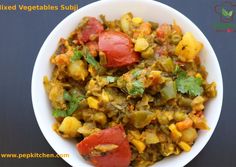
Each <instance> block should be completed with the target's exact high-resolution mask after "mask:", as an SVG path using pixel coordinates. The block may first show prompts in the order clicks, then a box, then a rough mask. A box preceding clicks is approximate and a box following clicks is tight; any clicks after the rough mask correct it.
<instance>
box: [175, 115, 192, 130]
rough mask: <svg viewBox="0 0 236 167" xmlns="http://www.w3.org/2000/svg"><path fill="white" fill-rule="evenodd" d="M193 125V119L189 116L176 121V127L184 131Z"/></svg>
mask: <svg viewBox="0 0 236 167" xmlns="http://www.w3.org/2000/svg"><path fill="white" fill-rule="evenodd" d="M192 125H193V121H192V120H191V119H189V118H187V119H185V120H183V121H181V122H178V123H176V127H177V128H178V130H180V131H183V130H185V129H188V128H190V127H191V126H192Z"/></svg>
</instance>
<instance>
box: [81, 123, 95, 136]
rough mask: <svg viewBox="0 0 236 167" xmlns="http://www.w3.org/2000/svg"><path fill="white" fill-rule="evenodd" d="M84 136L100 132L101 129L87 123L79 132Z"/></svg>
mask: <svg viewBox="0 0 236 167" xmlns="http://www.w3.org/2000/svg"><path fill="white" fill-rule="evenodd" d="M77 131H78V132H79V133H80V134H82V135H83V136H89V135H91V134H93V133H96V132H99V131H100V129H99V128H97V127H96V125H95V124H94V123H90V122H86V123H84V124H83V126H82V127H80V128H78V130H77Z"/></svg>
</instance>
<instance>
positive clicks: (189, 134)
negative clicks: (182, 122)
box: [181, 127, 198, 144]
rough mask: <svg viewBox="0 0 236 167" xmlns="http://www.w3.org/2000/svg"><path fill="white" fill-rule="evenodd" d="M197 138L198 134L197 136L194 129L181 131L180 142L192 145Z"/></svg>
mask: <svg viewBox="0 0 236 167" xmlns="http://www.w3.org/2000/svg"><path fill="white" fill-rule="evenodd" d="M197 136H198V134H197V131H196V129H195V128H192V127H191V128H188V129H185V130H184V131H182V137H181V140H182V141H184V142H186V143H189V144H192V143H193V142H194V141H195V139H196V138H197Z"/></svg>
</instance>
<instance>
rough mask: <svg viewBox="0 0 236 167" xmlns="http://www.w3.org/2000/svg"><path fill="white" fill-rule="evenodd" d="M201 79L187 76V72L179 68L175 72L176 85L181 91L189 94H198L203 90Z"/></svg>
mask: <svg viewBox="0 0 236 167" xmlns="http://www.w3.org/2000/svg"><path fill="white" fill-rule="evenodd" d="M201 85H202V80H201V79H200V78H195V77H192V76H187V73H186V72H185V71H184V70H182V69H179V70H178V72H177V79H176V87H177V90H178V91H179V92H181V93H188V94H189V95H190V96H199V95H201V94H202V92H203V88H202V86H201Z"/></svg>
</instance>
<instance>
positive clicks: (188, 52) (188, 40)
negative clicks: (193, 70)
mask: <svg viewBox="0 0 236 167" xmlns="http://www.w3.org/2000/svg"><path fill="white" fill-rule="evenodd" d="M202 47H203V45H202V43H200V42H199V41H197V40H196V39H195V38H194V36H193V34H192V33H190V32H186V33H185V34H184V36H183V39H182V40H181V41H180V42H179V43H178V45H177V46H176V48H175V54H176V55H177V56H178V57H179V59H180V60H181V61H183V62H193V61H194V59H195V57H196V56H197V54H198V53H199V52H200V51H201V49H202Z"/></svg>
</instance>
